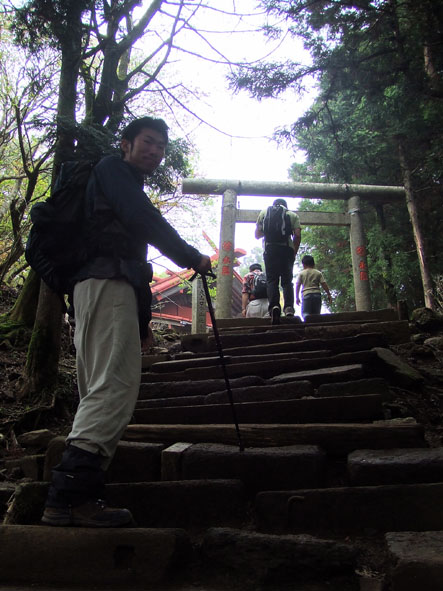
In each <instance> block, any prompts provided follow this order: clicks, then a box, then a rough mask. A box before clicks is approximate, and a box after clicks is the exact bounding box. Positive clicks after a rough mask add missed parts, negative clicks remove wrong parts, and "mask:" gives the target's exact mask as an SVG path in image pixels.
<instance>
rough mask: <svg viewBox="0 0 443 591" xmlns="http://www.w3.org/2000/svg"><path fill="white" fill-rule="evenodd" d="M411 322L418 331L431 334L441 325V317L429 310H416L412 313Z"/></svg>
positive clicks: (442, 320) (442, 322) (442, 319)
mask: <svg viewBox="0 0 443 591" xmlns="http://www.w3.org/2000/svg"><path fill="white" fill-rule="evenodd" d="M411 320H412V322H413V323H414V324H415V326H416V327H417V328H418V329H420V330H425V331H431V332H432V331H435V330H438V329H439V328H440V327H441V326H442V324H443V318H442V316H440V315H438V314H437V313H436V312H434V311H433V310H431V309H430V308H416V309H415V310H414V311H413V312H412V316H411Z"/></svg>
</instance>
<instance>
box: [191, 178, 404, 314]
mask: <svg viewBox="0 0 443 591" xmlns="http://www.w3.org/2000/svg"><path fill="white" fill-rule="evenodd" d="M183 193H185V194H195V195H223V200H222V217H221V230H220V247H219V270H218V277H217V306H216V317H217V318H230V316H231V293H232V271H233V263H234V248H235V243H234V242H235V224H236V223H237V222H239V223H242V222H243V223H244V222H254V223H255V222H256V220H257V217H258V214H259V211H256V210H251V209H238V208H237V197H238V196H239V195H243V196H250V197H300V198H310V199H344V200H346V201H347V202H348V208H347V209H348V210H347V213H339V212H308V211H297V214H298V215H299V218H300V223H301V225H302V226H303V225H304V226H349V233H350V244H351V253H352V269H353V278H354V290H355V305H356V309H357V311H360V310H362V311H369V310H370V309H371V293H370V289H369V281H368V278H369V275H368V262H367V255H366V240H365V233H364V229H363V224H362V219H361V214H360V201H361V199H365V200H368V201H371V202H372V203H376V204H377V203H383V202H388V201H399V200H403V201H404V199H405V190H404V187H390V186H378V185H339V184H326V183H325V184H322V183H290V182H260V181H240V180H238V181H236V180H216V179H202V178H195V179H190V178H189V179H184V180H183ZM220 262H221V266H220Z"/></svg>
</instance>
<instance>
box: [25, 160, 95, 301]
mask: <svg viewBox="0 0 443 591" xmlns="http://www.w3.org/2000/svg"><path fill="white" fill-rule="evenodd" d="M95 164H96V162H95V161H94V162H93V161H89V160H87V161H85V160H83V161H79V162H65V163H63V165H62V168H61V172H60V175H59V177H58V179H57V181H56V184H55V187H54V190H53V193H52V195H51V197H49V198H48V199H46V201H42V202H40V203H36V204H35V205H34V206H33V207H32V208H31V212H30V215H31V221H32V227H31V231H30V233H29V237H28V241H27V244H26V250H25V258H26V260H27V262H28V263H29V265H30V266H31V268H32V269H34V271H35V272H36V273H37V274H38V275H39V276H40V278H41V279H43V281H44V282H45V283H46V284H47V285H48V287H50V288H51V289H52V290H53V291H55V292H56V293H58V294H59V295H60V296H63V294H67V293H69V291H70V287H71V286H70V279H71V277H72V275H73V273H74V272H75V271H76V270H77V269H78V268H79V267H80V266H81V265H82V264H83V263H84V262H85V261H86V260H87V258H88V249H87V247H86V240H85V228H84V220H85V203H84V195H85V190H86V185H87V184H88V180H89V177H90V175H91V172H92V169H93V168H94V166H95Z"/></svg>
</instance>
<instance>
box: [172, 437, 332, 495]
mask: <svg viewBox="0 0 443 591" xmlns="http://www.w3.org/2000/svg"><path fill="white" fill-rule="evenodd" d="M174 448H175V446H172V448H171V449H170V450H165V451H164V456H166V455H167V456H168V460H167V462H165V463H164V469H163V472H162V475H163V477H164V478H168V475H170V477H171V478H176V479H182V480H195V479H210V480H215V479H228V480H241V481H242V482H243V483H244V485H245V486H246V489H247V490H248V491H258V490H281V489H290V488H306V487H319V486H324V483H325V478H326V456H325V453H324V452H323V451H322V450H321V449H320V448H319V447H318V446H315V445H291V446H285V447H268V448H247V449H245V450H244V451H239V449H238V448H237V447H235V446H232V445H221V444H215V443H197V444H194V445H192V444H189V445H183V446H180V447H178V449H177V448H175V449H174ZM168 473H169V474H168Z"/></svg>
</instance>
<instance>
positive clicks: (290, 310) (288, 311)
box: [285, 306, 295, 318]
mask: <svg viewBox="0 0 443 591" xmlns="http://www.w3.org/2000/svg"><path fill="white" fill-rule="evenodd" d="M294 314H295V310H294V308H293V307H292V306H287V307H286V308H285V316H288V317H289V318H292V316H294Z"/></svg>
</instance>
